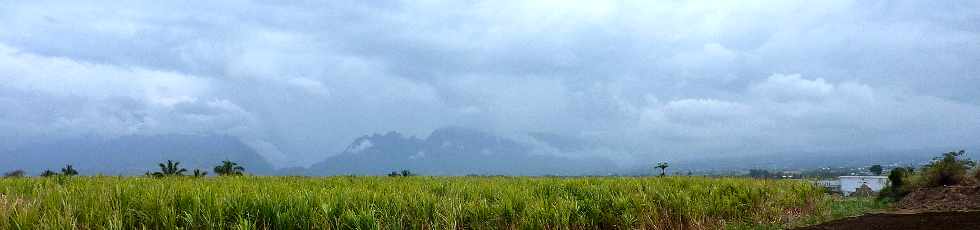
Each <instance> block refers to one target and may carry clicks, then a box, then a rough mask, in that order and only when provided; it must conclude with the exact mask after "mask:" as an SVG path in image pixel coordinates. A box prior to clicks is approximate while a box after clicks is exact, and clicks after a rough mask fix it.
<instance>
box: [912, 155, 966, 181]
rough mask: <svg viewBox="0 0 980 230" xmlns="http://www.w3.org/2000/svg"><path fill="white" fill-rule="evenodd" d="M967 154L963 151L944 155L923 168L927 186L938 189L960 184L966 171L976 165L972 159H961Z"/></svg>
mask: <svg viewBox="0 0 980 230" xmlns="http://www.w3.org/2000/svg"><path fill="white" fill-rule="evenodd" d="M965 154H966V151H963V150H960V151H959V152H955V151H954V152H948V153H944V154H943V155H942V156H940V157H936V158H933V160H932V162H930V163H929V164H927V165H925V166H923V167H922V175H923V179H925V182H926V186H930V187H938V186H948V185H957V184H960V182H962V181H963V179H964V178H965V175H966V171H967V170H969V169H970V168H973V166H974V165H975V164H976V162H973V161H971V160H970V159H966V158H962V159H961V158H960V157H962V156H963V155H965Z"/></svg>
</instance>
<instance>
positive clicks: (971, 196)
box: [896, 186, 980, 212]
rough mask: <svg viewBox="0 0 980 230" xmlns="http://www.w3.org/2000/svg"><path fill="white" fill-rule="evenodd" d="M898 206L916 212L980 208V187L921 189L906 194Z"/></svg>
mask: <svg viewBox="0 0 980 230" xmlns="http://www.w3.org/2000/svg"><path fill="white" fill-rule="evenodd" d="M896 208H898V209H900V210H912V211H916V212H927V211H928V212H936V211H939V212H945V211H967V210H980V187H977V186H948V187H938V188H924V189H919V190H916V191H915V192H912V193H911V194H909V195H907V196H905V198H903V199H902V200H901V201H899V202H898V203H897V204H896Z"/></svg>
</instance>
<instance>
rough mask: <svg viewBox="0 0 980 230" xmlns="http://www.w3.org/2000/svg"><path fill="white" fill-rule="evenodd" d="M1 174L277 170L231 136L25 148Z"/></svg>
mask: <svg viewBox="0 0 980 230" xmlns="http://www.w3.org/2000/svg"><path fill="white" fill-rule="evenodd" d="M3 155H4V156H5V157H4V159H3V160H2V161H0V170H2V171H7V170H13V169H24V170H27V171H28V172H29V173H31V174H36V173H38V172H40V171H42V170H44V169H52V170H57V169H60V168H61V167H62V166H64V165H65V164H72V165H73V166H75V168H77V169H78V171H79V172H81V173H82V174H89V175H91V174H97V173H102V174H106V175H118V174H123V175H135V174H142V173H144V172H146V171H152V170H157V168H156V167H157V166H156V165H157V163H159V162H161V161H166V160H175V161H180V162H181V166H183V167H184V168H187V169H188V170H193V169H206V170H208V171H210V170H211V169H212V168H214V166H215V165H217V164H218V163H219V162H221V161H222V160H226V159H227V160H232V161H235V162H239V163H240V164H241V165H243V166H244V167H245V168H246V171H247V172H249V173H256V174H271V173H272V172H273V168H272V166H271V165H270V164H269V163H268V162H267V161H266V160H265V159H264V158H263V157H262V156H260V155H259V154H257V153H256V152H255V151H254V150H252V149H251V148H249V147H248V146H246V145H244V144H243V143H241V142H240V141H238V139H236V138H233V137H228V136H193V135H160V136H124V137H119V138H112V139H103V138H95V137H82V138H73V139H65V140H58V141H51V142H44V143H35V144H29V145H25V146H20V147H19V148H16V149H14V150H10V151H8V152H6V153H3Z"/></svg>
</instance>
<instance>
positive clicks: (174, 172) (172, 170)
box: [147, 160, 187, 177]
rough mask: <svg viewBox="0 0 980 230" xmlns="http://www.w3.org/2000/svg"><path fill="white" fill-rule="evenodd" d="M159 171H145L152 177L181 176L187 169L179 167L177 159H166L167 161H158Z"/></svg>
mask: <svg viewBox="0 0 980 230" xmlns="http://www.w3.org/2000/svg"><path fill="white" fill-rule="evenodd" d="M159 166H160V171H159V172H154V173H147V175H151V176H154V177H170V176H183V175H184V173H185V172H187V169H185V168H181V167H180V162H179V161H176V162H175V161H171V160H167V163H166V164H164V163H160V164H159Z"/></svg>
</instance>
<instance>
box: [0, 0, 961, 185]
mask: <svg viewBox="0 0 980 230" xmlns="http://www.w3.org/2000/svg"><path fill="white" fill-rule="evenodd" d="M0 2H2V3H0V28H2V29H0V139H3V141H2V143H0V145H6V146H14V145H16V144H18V143H22V142H23V141H25V140H44V139H54V138H62V137H72V136H78V135H96V136H105V137H113V136H119V135H134V134H135V135H153V134H208V133H217V134H227V135H232V136H235V137H239V138H241V140H243V141H244V142H245V143H247V144H248V145H250V146H252V147H253V148H256V149H257V150H258V151H260V152H261V153H262V154H263V155H265V156H267V157H269V158H270V159H271V160H272V161H273V162H274V163H276V164H277V165H279V166H287V165H304V164H309V163H312V162H313V161H315V160H319V159H322V158H324V157H325V156H327V155H329V154H333V153H336V152H339V151H341V150H342V149H343V148H344V147H345V146H346V145H347V144H349V143H350V142H351V141H352V140H353V139H354V138H356V137H358V136H361V135H364V134H370V133H375V132H387V131H392V130H394V131H399V132H403V133H406V134H410V135H417V136H425V135H427V134H428V133H429V132H431V131H432V130H433V129H436V128H439V127H444V126H449V125H458V126H466V127H474V128H479V129H482V130H486V131H489V132H494V133H497V134H500V135H502V136H508V137H512V138H516V139H520V138H521V137H522V136H523V135H524V134H525V133H527V132H547V133H555V134H561V135H566V136H570V137H577V138H582V139H587V140H594V141H597V142H599V143H602V145H604V146H606V147H603V150H601V151H599V150H597V151H595V152H594V154H598V155H607V156H611V157H613V158H616V159H619V160H621V161H633V160H635V161H643V160H648V159H662V158H683V157H685V156H692V155H700V156H714V155H718V156H725V155H732V154H763V153H792V152H797V151H800V150H808V151H811V152H813V151H817V152H819V151H858V152H859V151H864V150H869V149H899V150H900V149H916V148H926V147H948V146H976V145H978V144H980V2H978V1H942V2H936V1H857V0H855V1H836V0H827V1H764V2H756V1H731V2H728V1H705V2H700V1H691V2H686V1H623V2H616V1H566V0H556V1H501V0H493V1H459V0H448V1H428V0H423V1H419V0H412V1H361V0H352V1H343V0H331V1H295V3H289V4H285V3H278V1H252V2H248V1H239V0H229V1H116V0H113V1H42V0H33V1H4V0H0Z"/></svg>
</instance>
